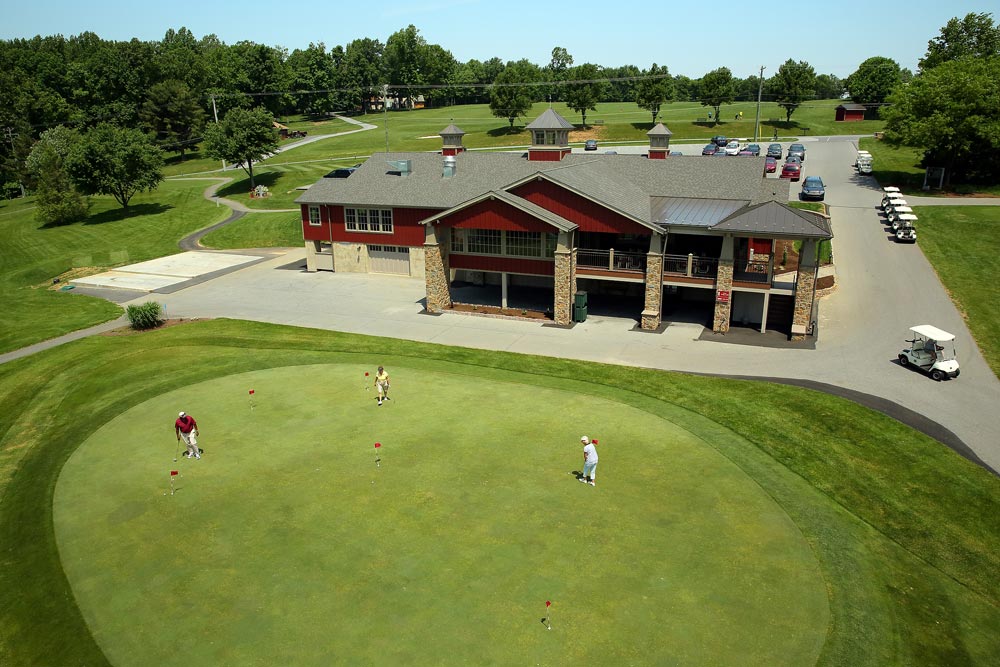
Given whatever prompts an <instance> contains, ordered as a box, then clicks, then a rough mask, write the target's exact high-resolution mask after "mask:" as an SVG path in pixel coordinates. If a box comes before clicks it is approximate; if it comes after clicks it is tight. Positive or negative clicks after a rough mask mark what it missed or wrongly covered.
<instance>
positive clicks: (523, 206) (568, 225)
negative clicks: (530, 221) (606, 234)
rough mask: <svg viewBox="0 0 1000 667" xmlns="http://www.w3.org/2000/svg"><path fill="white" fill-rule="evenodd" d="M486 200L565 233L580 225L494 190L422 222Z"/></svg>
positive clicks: (433, 219) (525, 200) (507, 193)
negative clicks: (506, 206)
mask: <svg viewBox="0 0 1000 667" xmlns="http://www.w3.org/2000/svg"><path fill="white" fill-rule="evenodd" d="M484 199H499V200H500V201H502V202H505V203H507V204H510V205H511V206H513V207H514V208H518V209H520V210H522V211H524V212H526V213H529V214H531V215H532V216H534V217H536V218H538V219H539V220H542V221H543V222H547V223H549V224H550V225H552V226H553V227H555V228H556V229H559V230H562V231H564V232H571V231H573V230H574V229H576V228H577V227H579V225H577V224H576V223H575V222H570V221H569V220H567V219H566V218H564V217H562V216H560V215H556V214H555V213H553V212H552V211H549V210H547V209H544V208H542V207H541V206H539V205H537V204H533V203H531V202H530V201H528V200H527V199H524V198H522V197H518V196H517V195H512V194H511V193H509V192H507V191H505V190H492V191H490V192H486V193H483V194H482V195H480V196H478V197H476V198H475V199H471V200H469V201H466V202H462V203H461V204H459V205H458V206H454V207H452V208H450V209H448V210H447V211H441V212H440V213H438V214H436V215H434V216H432V217H430V218H426V219H425V220H423V221H422V222H423V224H425V225H426V224H429V223H431V222H434V221H435V220H440V219H441V218H443V217H445V216H447V215H450V214H452V213H454V212H455V211H460V210H462V209H463V208H466V207H468V206H471V205H472V204H475V203H477V202H481V201H483V200H484Z"/></svg>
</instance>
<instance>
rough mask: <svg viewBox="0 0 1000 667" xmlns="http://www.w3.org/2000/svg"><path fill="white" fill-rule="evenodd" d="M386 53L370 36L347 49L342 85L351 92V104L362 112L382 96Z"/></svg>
mask: <svg viewBox="0 0 1000 667" xmlns="http://www.w3.org/2000/svg"><path fill="white" fill-rule="evenodd" d="M384 51H385V45H384V44H382V42H380V41H378V40H377V39H370V38H368V37H365V38H362V39H355V40H354V41H352V42H350V43H348V45H347V46H346V47H345V48H344V60H343V61H342V63H341V77H340V81H341V85H342V86H343V87H344V88H345V89H346V90H347V91H348V101H349V104H350V105H351V106H352V107H354V108H358V109H361V111H362V112H363V113H368V112H369V111H370V110H371V109H372V105H373V104H375V100H377V99H379V97H380V96H381V94H382V93H381V89H382V86H381V84H382V83H383V81H384V80H385V79H384V78H383V72H382V58H383V53H384Z"/></svg>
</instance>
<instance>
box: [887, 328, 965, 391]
mask: <svg viewBox="0 0 1000 667" xmlns="http://www.w3.org/2000/svg"><path fill="white" fill-rule="evenodd" d="M910 332H911V333H913V338H911V339H908V340H907V341H906V342H907V343H909V344H910V347H908V348H907V349H905V350H903V351H902V352H900V353H899V365H900V366H907V367H909V366H912V367H913V368H917V369H919V370H922V371H923V372H924V373H927V374H928V375H930V376H931V378H932V379H934V380H936V381H938V382H940V381H941V380H944V379H945V378H957V377H958V361H957V360H956V359H955V336H953V335H952V334H950V333H948V332H947V331H941V330H940V329H938V328H937V327H935V326H931V325H930V324H921V325H918V326H915V327H910Z"/></svg>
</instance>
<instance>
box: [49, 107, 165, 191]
mask: <svg viewBox="0 0 1000 667" xmlns="http://www.w3.org/2000/svg"><path fill="white" fill-rule="evenodd" d="M66 169H67V170H68V171H69V174H70V177H71V178H72V179H73V182H74V183H75V184H76V186H77V188H78V189H79V190H80V191H81V192H83V193H85V194H90V195H93V194H102V195H111V196H112V197H114V198H115V201H117V202H118V203H119V204H121V206H122V208H128V203H129V201H130V200H131V199H132V197H134V196H135V195H136V194H138V193H140V192H148V191H151V190H155V189H156V186H157V185H159V183H160V181H162V180H163V171H162V170H163V152H162V151H161V150H160V149H159V148H157V147H156V146H154V145H153V142H152V141H151V140H150V138H149V136H148V135H147V134H145V133H144V132H142V130H138V129H134V128H121V127H117V126H115V125H111V124H110V123H101V124H100V125H98V126H97V127H95V128H94V129H92V130H91V131H89V132H88V133H87V134H86V135H85V136H84V137H83V140H82V141H81V142H80V143H79V144H77V145H76V146H75V147H74V148H73V150H72V151H70V154H69V156H68V157H67V159H66Z"/></svg>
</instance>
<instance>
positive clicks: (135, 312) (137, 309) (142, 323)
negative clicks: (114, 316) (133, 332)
mask: <svg viewBox="0 0 1000 667" xmlns="http://www.w3.org/2000/svg"><path fill="white" fill-rule="evenodd" d="M125 314H126V315H128V321H129V322H130V323H131V324H132V328H133V329H140V330H141V329H155V328H156V327H158V326H160V323H161V322H163V318H162V317H160V316H161V315H162V311H161V310H160V304H158V303H156V302H155V301H147V302H146V303H142V304H139V305H138V306H129V307H128V308H126V309H125Z"/></svg>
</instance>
